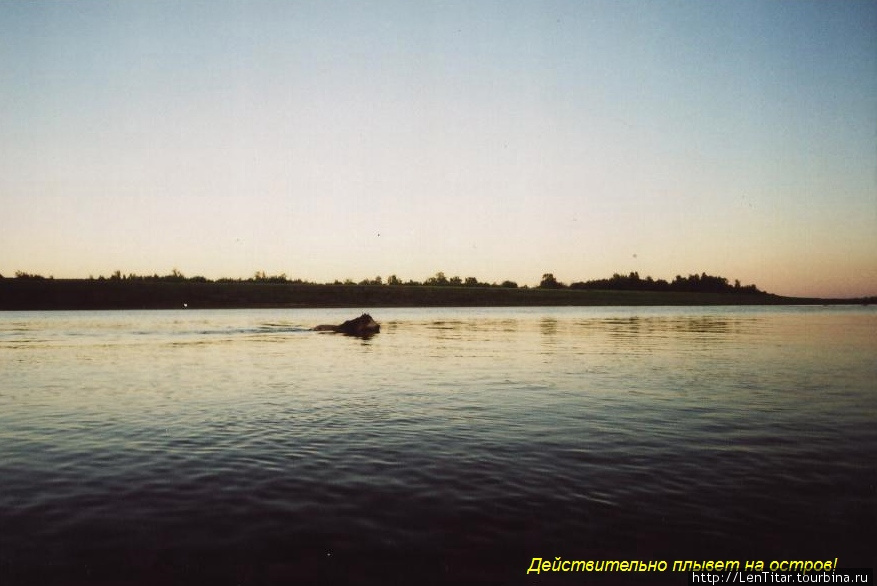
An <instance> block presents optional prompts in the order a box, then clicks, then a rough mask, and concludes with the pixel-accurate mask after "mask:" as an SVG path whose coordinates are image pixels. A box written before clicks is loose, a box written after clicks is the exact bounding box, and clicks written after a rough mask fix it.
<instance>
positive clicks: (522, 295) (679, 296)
mask: <svg viewBox="0 0 877 586" xmlns="http://www.w3.org/2000/svg"><path fill="white" fill-rule="evenodd" d="M852 301H854V300H826V299H804V298H792V297H779V296H776V295H769V294H755V295H753V294H734V293H682V292H653V291H602V290H594V291H591V290H574V289H525V288H520V289H513V288H502V287H453V286H440V287H431V286H424V285H418V286H409V285H394V286H388V285H310V284H293V283H257V282H248V281H242V282H206V283H204V282H192V281H182V282H166V281H156V282H149V281H126V280H110V279H108V280H91V279H88V280H86V279H74V280H67V279H2V280H0V310H49V309H57V310H61V309H64V310H71V309H178V308H182V307H184V306H185V307H188V308H190V309H205V308H216V309H219V308H257V307H278V308H281V307H351V308H362V309H367V308H371V307H487V306H498V307H501V306H508V307H514V306H540V305H545V306H551V305H581V306H587V305H594V306H601V305H605V306H612V305H766V304H768V305H782V304H798V303H840V302H844V303H850V302H852Z"/></svg>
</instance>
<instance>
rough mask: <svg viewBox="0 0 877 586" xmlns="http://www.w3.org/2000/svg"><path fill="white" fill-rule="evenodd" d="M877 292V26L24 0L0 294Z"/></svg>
mask: <svg viewBox="0 0 877 586" xmlns="http://www.w3.org/2000/svg"><path fill="white" fill-rule="evenodd" d="M173 269H176V270H179V271H181V272H182V273H183V274H185V275H186V276H195V275H201V276H206V277H208V278H211V279H215V278H220V277H233V278H239V277H243V278H248V277H251V276H252V275H253V274H254V273H255V272H256V271H264V272H265V273H267V274H281V273H285V274H286V275H287V276H288V277H289V278H300V279H305V280H309V281H316V282H332V281H335V280H336V279H337V280H345V279H353V280H354V281H359V280H362V279H373V278H374V277H376V276H382V277H383V278H384V279H386V277H387V276H389V275H391V274H394V275H397V276H398V277H399V278H400V279H402V280H409V279H413V280H417V281H422V280H425V279H427V278H429V277H430V276H433V275H435V274H436V273H437V272H439V271H441V272H444V273H445V274H446V275H447V276H448V277H450V276H454V275H458V276H460V277H463V278H465V277H476V278H478V279H479V280H480V281H486V282H501V281H504V280H512V281H516V282H517V283H518V284H520V285H530V286H533V285H536V284H538V283H539V281H540V279H541V277H542V275H543V274H544V273H548V272H550V273H553V274H554V275H555V277H556V278H557V279H558V280H559V281H561V282H565V283H570V282H574V281H584V280H590V279H600V278H606V277H610V276H611V275H612V274H613V273H621V274H627V273H629V272H632V271H637V272H638V273H639V274H640V276H642V277H645V276H646V275H650V276H653V277H654V278H656V279H658V278H663V279H668V280H672V279H673V278H674V277H675V276H676V275H680V274H681V275H688V274H690V273H701V272H706V273H709V274H712V275H720V276H724V277H727V278H728V279H729V280H730V281H731V282H733V281H734V280H735V279H737V280H740V281H741V283H743V284H750V283H754V284H756V285H757V286H758V287H759V288H761V289H763V290H767V291H769V292H772V293H777V294H781V295H801V296H832V297H855V296H864V295H877V2H875V1H874V0H868V1H854V0H839V1H835V2H823V1H812V2H810V1H790V2H776V1H763V0H730V1H729V0H714V1H701V0H696V1H687V0H678V1H676V0H674V1H670V0H655V1H648V2H647V1H645V0H635V1H624V0H618V1H605V2H604V1H600V0H586V1H581V0H572V1H562V0H546V1H538V2H537V1H529V2H521V1H515V0H503V1H490V0H485V1H471V0H460V1H453V0H447V1H436V2H422V1H412V0H403V1H394V0H387V1H379V2H369V1H364V2H350V1H343V2H335V1H332V0H329V1H319V2H318V1H295V0H292V1H279V0H278V1H224V0H218V1H217V0H204V1H198V0H186V1H166V0H151V1H149V2H110V1H107V2H102V1H99V0H89V1H87V2H60V1H35V2H15V1H12V0H0V274H2V275H3V276H5V277H11V276H13V275H14V274H15V272H16V271H19V270H20V271H25V272H29V273H37V274H42V275H44V276H53V277H55V278H85V277H88V276H90V275H93V276H99V275H105V276H109V275H110V274H112V273H113V272H114V271H116V270H119V271H121V272H122V273H123V274H128V273H135V274H145V275H151V274H154V273H157V274H160V275H164V274H168V273H170V272H171V271H172V270H173Z"/></svg>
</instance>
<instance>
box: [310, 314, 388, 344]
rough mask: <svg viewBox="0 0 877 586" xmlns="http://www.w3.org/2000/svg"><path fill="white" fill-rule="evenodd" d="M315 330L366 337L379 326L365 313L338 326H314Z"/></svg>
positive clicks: (373, 332)
mask: <svg viewBox="0 0 877 586" xmlns="http://www.w3.org/2000/svg"><path fill="white" fill-rule="evenodd" d="M314 331H316V332H337V333H339V334H345V335H348V336H359V337H360V338H367V337H369V336H372V335H374V334H377V333H378V332H380V331H381V326H380V324H378V322H376V321H375V320H373V319H372V316H370V315H369V314H367V313H363V314H362V315H361V316H359V317H357V318H355V319H349V320H347V321H346V322H344V323H343V324H341V325H340V326H330V325H323V326H317V327H315V328H314Z"/></svg>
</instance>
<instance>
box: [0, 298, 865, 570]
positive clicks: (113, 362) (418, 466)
mask: <svg viewBox="0 0 877 586" xmlns="http://www.w3.org/2000/svg"><path fill="white" fill-rule="evenodd" d="M371 313H372V315H373V316H374V317H375V318H376V319H377V320H378V321H380V322H381V323H382V331H381V333H380V334H378V335H377V336H375V337H373V338H371V339H368V340H361V339H357V338H350V337H344V336H340V335H335V334H325V333H315V332H310V331H307V329H308V328H310V327H312V326H314V325H316V324H318V323H333V322H334V323H339V322H341V321H343V320H344V319H348V318H350V317H353V316H354V315H355V314H357V312H355V311H351V310H253V311H250V310H234V311H148V312H147V311H144V312H34V313H25V312H12V313H0V373H2V382H0V583H3V584H7V583H8V584H13V583H36V582H44V583H52V582H58V583H67V582H70V583H95V582H97V583H101V582H103V583H111V582H113V581H115V580H123V579H124V580H128V581H129V583H134V582H137V581H138V580H153V579H154V580H157V581H160V582H162V583H192V582H193V581H197V580H200V579H206V580H208V581H210V582H212V583H216V584H225V583H242V584H260V583H297V582H308V581H313V582H315V583H328V582H358V581H360V580H365V579H367V578H375V577H377V578H379V579H380V580H381V581H383V582H385V583H394V582H398V583H413V582H410V580H411V579H416V581H418V582H421V583H423V582H443V581H448V582H459V581H466V582H471V581H475V582H481V583H491V582H497V583H504V582H526V583H535V582H534V580H536V579H537V578H534V577H533V576H530V577H527V576H526V570H527V568H528V566H529V563H530V559H531V558H532V557H534V556H535V557H544V558H546V559H554V557H555V556H562V557H563V559H585V560H587V559H643V560H652V559H657V560H662V559H663V560H667V561H668V562H669V564H670V565H671V566H672V561H673V560H675V559H741V560H743V559H759V560H771V559H833V558H835V557H838V558H839V561H840V563H841V565H842V566H856V565H858V566H873V565H874V558H875V555H874V552H875V551H877V547H875V527H877V497H875V483H877V425H875V421H877V311H875V310H874V309H873V308H865V307H843V308H812V307H791V308H790V307H786V308H748V307H747V308H613V309H605V308H526V309H504V308H503V309H375V310H372V311H371ZM678 578H679V580H677V583H683V582H682V581H681V580H682V578H681V577H678ZM548 579H549V577H546V576H544V575H543V576H540V577H538V580H539V581H541V582H546V581H547V580H548ZM576 580H577V582H580V583H584V582H583V580H584V577H582V576H579V577H577V578H576Z"/></svg>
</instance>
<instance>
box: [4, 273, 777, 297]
mask: <svg viewBox="0 0 877 586" xmlns="http://www.w3.org/2000/svg"><path fill="white" fill-rule="evenodd" d="M2 278H3V275H0V279H2ZM15 278H16V279H30V280H39V279H45V278H46V277H43V276H42V275H39V274H33V273H27V272H24V271H16V272H15ZM48 278H49V279H53V278H54V277H51V276H50V277H48ZM88 279H89V280H93V281H130V282H171V283H182V282H188V283H277V284H289V285H342V286H343V285H369V286H390V287H393V286H425V287H502V288H508V289H517V288H518V284H517V283H516V282H514V281H508V280H506V281H502V282H501V283H496V282H494V283H487V282H483V281H480V280H478V279H477V278H476V277H465V278H463V277H459V276H452V277H448V276H446V275H445V273H443V272H441V271H439V272H437V273H436V274H435V275H433V276H432V277H429V278H428V279H426V280H424V281H422V282H420V281H415V280H407V281H403V280H402V279H400V278H399V277H397V276H396V275H390V276H388V277H387V278H386V279H384V278H382V277H381V276H376V277H375V278H373V279H363V280H361V281H354V280H352V279H346V280H344V281H340V280H335V281H334V282H332V283H316V282H313V281H306V280H303V279H291V278H289V277H288V276H287V275H286V273H280V274H276V275H270V274H268V273H266V272H265V271H256V272H255V273H254V274H253V276H252V277H250V278H247V279H243V278H237V279H234V278H225V277H224V278H220V279H215V280H213V279H208V278H206V277H202V276H193V277H187V276H185V275H184V274H183V273H182V272H181V271H179V270H178V269H173V270H172V271H171V272H170V273H168V274H166V275H158V274H157V273H156V274H153V275H137V274H134V273H128V274H123V273H122V272H121V271H118V270H117V271H115V272H113V273H112V274H111V275H110V276H109V277H104V276H103V275H100V276H98V277H96V278H95V277H94V276H93V275H92V276H89V278H88ZM523 288H527V286H526V285H524V286H523ZM538 288H539V289H589V290H608V291H667V292H670V291H680V292H688V293H747V294H765V292H764V291H761V290H759V289H758V288H757V287H756V286H755V285H741V284H740V281H734V283H733V284H731V283H729V282H728V279H726V278H725V277H718V276H714V275H708V274H706V273H701V274H699V275H698V274H692V275H688V276H687V277H683V276H681V275H676V278H675V279H673V281H666V280H664V279H653V278H652V277H650V276H649V277H646V278H641V277H640V276H639V273H637V272H632V273H630V274H627V275H621V274H618V273H615V274H613V275H612V277H611V278H608V279H595V280H591V281H576V282H573V283H570V284H569V285H567V284H565V283H561V282H560V281H558V280H557V278H555V276H554V274H553V273H545V274H544V275H542V280H541V281H540V283H539V286H538Z"/></svg>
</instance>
